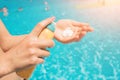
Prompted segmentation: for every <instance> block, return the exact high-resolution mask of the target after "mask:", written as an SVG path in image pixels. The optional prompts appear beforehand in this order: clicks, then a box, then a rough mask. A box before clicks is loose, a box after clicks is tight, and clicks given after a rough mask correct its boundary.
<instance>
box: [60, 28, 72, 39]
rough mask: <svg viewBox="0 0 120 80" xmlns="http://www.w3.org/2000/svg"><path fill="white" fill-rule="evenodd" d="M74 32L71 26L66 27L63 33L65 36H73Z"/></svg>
mask: <svg viewBox="0 0 120 80" xmlns="http://www.w3.org/2000/svg"><path fill="white" fill-rule="evenodd" d="M73 33H74V32H73V30H72V29H71V28H66V29H65V30H64V31H63V33H62V35H63V37H71V36H72V35H73Z"/></svg>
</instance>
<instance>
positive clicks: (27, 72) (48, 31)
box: [16, 22, 56, 79]
mask: <svg viewBox="0 0 120 80" xmlns="http://www.w3.org/2000/svg"><path fill="white" fill-rule="evenodd" d="M55 24H56V23H55V22H53V23H52V24H50V25H48V27H47V28H45V29H44V30H43V31H42V32H41V34H40V36H39V39H52V38H53V37H54V33H53V32H54V30H55V27H54V26H55ZM35 67H36V66H33V67H31V68H27V69H24V70H21V71H18V72H16V73H17V75H18V76H20V77H22V78H24V79H28V78H29V77H30V76H31V74H32V72H33V71H34V69H35Z"/></svg>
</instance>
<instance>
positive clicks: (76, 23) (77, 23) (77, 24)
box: [71, 21, 89, 27]
mask: <svg viewBox="0 0 120 80" xmlns="http://www.w3.org/2000/svg"><path fill="white" fill-rule="evenodd" d="M71 22H72V25H73V26H80V27H81V26H89V24H88V23H82V22H78V21H71Z"/></svg>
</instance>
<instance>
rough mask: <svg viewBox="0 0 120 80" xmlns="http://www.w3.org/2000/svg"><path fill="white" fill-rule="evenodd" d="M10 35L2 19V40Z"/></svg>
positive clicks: (0, 25)
mask: <svg viewBox="0 0 120 80" xmlns="http://www.w3.org/2000/svg"><path fill="white" fill-rule="evenodd" d="M9 36H10V34H9V32H8V31H7V29H6V27H5V25H4V24H3V22H2V21H1V20H0V41H1V40H4V39H5V38H6V37H9Z"/></svg>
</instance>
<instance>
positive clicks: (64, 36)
mask: <svg viewBox="0 0 120 80" xmlns="http://www.w3.org/2000/svg"><path fill="white" fill-rule="evenodd" d="M91 31H93V28H91V27H90V26H89V25H88V24H86V23H80V22H77V21H73V20H68V19H64V20H59V21H58V22H57V23H56V29H55V32H54V36H55V38H56V39H57V40H58V41H60V42H62V43H70V42H76V41H79V40H81V39H82V38H83V37H84V36H85V35H86V33H87V32H91Z"/></svg>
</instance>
